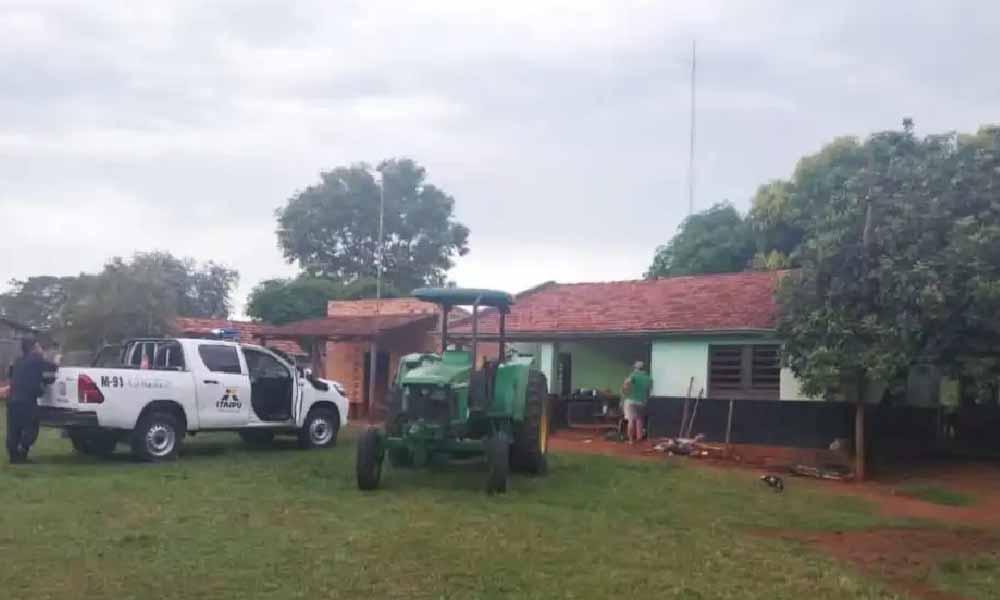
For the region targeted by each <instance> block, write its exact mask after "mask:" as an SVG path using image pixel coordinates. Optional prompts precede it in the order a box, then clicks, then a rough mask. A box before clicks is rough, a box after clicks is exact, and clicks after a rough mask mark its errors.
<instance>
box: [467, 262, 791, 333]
mask: <svg viewBox="0 0 1000 600" xmlns="http://www.w3.org/2000/svg"><path fill="white" fill-rule="evenodd" d="M781 276H782V272H746V273H727V274H717V275H694V276H685V277H669V278H664V279H654V280H636V281H611V282H600V283H549V284H546V285H542V286H539V287H537V288H534V289H532V290H529V291H527V292H524V293H522V294H520V295H518V296H517V298H516V302H515V304H514V305H513V307H512V308H511V312H510V314H509V315H508V316H507V332H508V334H512V335H514V336H515V337H516V336H517V335H518V334H521V335H525V334H528V335H530V334H536V333H537V334H543V335H545V334H585V333H595V334H602V333H640V332H642V333H646V332H730V331H732V332H738V331H761V330H771V329H774V326H775V316H776V313H777V308H776V305H775V301H774V290H775V287H776V284H777V282H778V280H779V278H780V277H781ZM497 323H498V318H497V313H496V312H495V311H492V310H491V311H488V312H486V313H484V314H482V315H481V317H480V322H479V330H480V332H482V333H485V334H495V333H496V332H497ZM452 331H453V333H458V334H462V333H466V334H467V333H470V332H471V331H472V325H471V320H465V321H463V323H461V324H460V325H457V326H456V327H454V328H453V330H452Z"/></svg>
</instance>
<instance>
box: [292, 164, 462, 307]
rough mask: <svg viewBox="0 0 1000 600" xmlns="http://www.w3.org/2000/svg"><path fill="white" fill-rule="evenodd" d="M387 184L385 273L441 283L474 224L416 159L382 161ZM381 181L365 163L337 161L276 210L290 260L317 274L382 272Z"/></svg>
mask: <svg viewBox="0 0 1000 600" xmlns="http://www.w3.org/2000/svg"><path fill="white" fill-rule="evenodd" d="M377 170H378V171H379V173H381V175H382V178H383V179H384V186H385V190H384V191H385V210H384V215H385V216H384V230H385V250H384V271H385V274H384V279H385V281H386V282H387V283H388V284H389V285H391V286H393V287H395V288H397V289H399V290H403V291H407V292H408V291H410V290H412V289H414V288H417V287H420V286H423V285H441V284H443V283H444V282H445V276H446V273H447V271H448V269H450V268H451V267H452V265H453V264H454V263H453V259H454V257H455V256H461V255H464V254H466V253H467V252H468V238H469V230H468V228H467V227H465V226H464V225H462V224H461V223H459V222H457V221H456V220H455V219H454V216H453V212H454V206H455V200H454V199H453V198H452V197H451V196H449V195H448V194H446V193H445V192H444V191H442V190H441V189H439V188H437V187H435V186H434V185H432V184H430V183H427V182H426V177H427V173H426V171H425V170H424V168H423V167H421V166H419V165H418V164H417V163H415V162H414V161H412V160H408V159H393V160H387V161H384V162H382V163H381V164H380V165H379V166H378V168H377ZM378 207H379V184H378V182H377V181H376V179H375V177H374V176H373V175H372V173H371V172H369V170H368V169H367V168H366V166H365V165H363V164H362V165H354V166H350V167H337V168H335V169H333V170H332V171H328V172H325V173H323V174H322V175H321V181H320V183H318V184H316V185H312V186H310V187H308V188H306V189H305V190H304V191H302V192H299V193H297V194H296V195H295V196H293V197H292V198H291V199H290V200H289V201H288V203H287V205H286V206H284V207H283V208H280V209H279V210H278V211H277V219H278V243H279V246H280V247H281V249H282V251H283V252H284V255H285V258H286V259H287V260H288V261H289V262H296V261H297V262H298V263H299V265H300V267H301V268H302V270H303V271H304V272H305V273H307V274H309V275H311V276H315V277H324V278H330V279H333V280H336V281H342V282H345V283H350V282H353V281H355V280H358V279H362V278H366V277H374V276H375V273H376V267H377V263H376V257H377V256H378V253H377V250H378V215H379V211H378Z"/></svg>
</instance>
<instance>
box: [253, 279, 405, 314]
mask: <svg viewBox="0 0 1000 600" xmlns="http://www.w3.org/2000/svg"><path fill="white" fill-rule="evenodd" d="M399 295H400V294H399V292H398V291H397V290H396V289H394V288H392V287H390V286H383V290H382V296H383V297H385V298H393V297H397V296H399ZM373 296H375V281H374V280H372V279H367V278H365V279H358V280H356V281H354V282H352V283H350V284H348V285H343V284H340V283H337V282H335V281H333V280H330V279H323V278H317V277H310V276H308V275H302V276H299V277H297V278H295V279H269V280H267V281H264V282H261V283H260V284H258V285H257V286H256V287H254V289H253V291H251V292H250V298H249V300H248V301H247V308H246V312H247V315H249V316H250V317H252V318H254V319H258V320H261V321H265V322H267V323H272V324H275V325H283V324H285V323H291V322H293V321H300V320H302V319H310V318H317V317H324V316H326V309H327V304H328V303H329V302H330V301H331V300H357V299H359V298H370V297H373Z"/></svg>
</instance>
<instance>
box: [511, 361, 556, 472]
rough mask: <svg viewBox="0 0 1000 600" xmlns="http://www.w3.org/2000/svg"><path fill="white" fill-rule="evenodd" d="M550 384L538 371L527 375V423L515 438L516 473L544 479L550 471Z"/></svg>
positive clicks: (512, 455) (512, 456) (513, 463)
mask: <svg viewBox="0 0 1000 600" xmlns="http://www.w3.org/2000/svg"><path fill="white" fill-rule="evenodd" d="M547 400H548V384H547V382H546V381H545V375H543V374H542V373H541V372H539V371H531V372H530V373H529V374H528V389H527V392H526V397H525V399H524V422H523V423H522V424H521V427H520V429H518V430H517V432H516V433H515V434H514V446H513V448H512V449H511V463H512V465H513V467H514V469H516V470H517V471H520V472H523V473H530V474H532V475H543V474H544V473H545V472H546V470H548V461H547V459H546V455H547V454H548V451H549V411H548V402H547Z"/></svg>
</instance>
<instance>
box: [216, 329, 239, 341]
mask: <svg viewBox="0 0 1000 600" xmlns="http://www.w3.org/2000/svg"><path fill="white" fill-rule="evenodd" d="M212 335H213V336H215V337H217V338H219V339H220V340H229V341H233V342H238V341H239V339H240V332H239V331H236V330H235V329H227V328H219V329H213V330H212Z"/></svg>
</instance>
